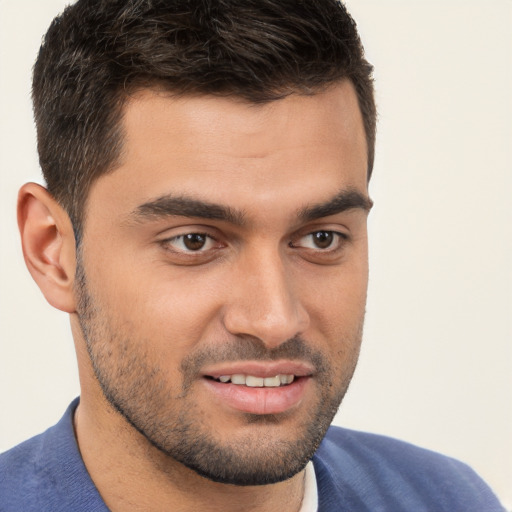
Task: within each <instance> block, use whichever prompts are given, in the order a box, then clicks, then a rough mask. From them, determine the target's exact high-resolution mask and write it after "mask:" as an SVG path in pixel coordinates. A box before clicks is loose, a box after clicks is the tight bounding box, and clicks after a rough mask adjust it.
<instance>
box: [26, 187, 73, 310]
mask: <svg viewBox="0 0 512 512" xmlns="http://www.w3.org/2000/svg"><path fill="white" fill-rule="evenodd" d="M18 226H19V229H20V234H21V244H22V248H23V256H24V258H25V263H26V265H27V268H28V270H29V272H30V274H31V275H32V278H33V279H34V281H35V282H36V283H37V285H38V286H39V288H40V289H41V291H42V292H43V295H44V296H45V297H46V300H47V301H48V302H49V303H50V304H51V305H52V306H53V307H55V308H57V309H60V310H62V311H65V312H67V313H73V312H74V311H75V297H74V289H73V285H74V278H75V268H76V254H75V235H74V232H73V226H72V224H71V220H70V219H69V216H68V215H67V213H66V212H65V211H64V209H63V208H62V207H61V206H60V205H59V204H58V203H57V201H55V199H54V198H53V197H52V196H51V194H50V193H49V192H48V191H47V190H46V189H45V188H44V187H41V186H40V185H37V184H36V183H27V184H25V185H23V187H21V189H20V192H19V194H18Z"/></svg>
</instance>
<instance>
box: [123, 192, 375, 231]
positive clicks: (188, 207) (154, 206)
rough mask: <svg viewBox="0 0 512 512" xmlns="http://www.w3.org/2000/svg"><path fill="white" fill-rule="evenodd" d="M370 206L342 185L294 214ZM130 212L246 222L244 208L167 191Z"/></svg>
mask: <svg viewBox="0 0 512 512" xmlns="http://www.w3.org/2000/svg"><path fill="white" fill-rule="evenodd" d="M372 206H373V202H372V200H371V199H370V198H369V197H367V196H366V195H364V194H362V193H361V192H358V191H357V190H354V189H346V190H342V191H341V192H339V193H338V194H337V195H336V196H334V197H333V198H332V199H330V200H328V201H327V202H324V203H318V204H314V205H312V206H306V207H304V208H302V209H299V211H298V218H299V219H300V220H301V221H303V222H309V221H312V220H316V219H321V218H323V217H328V216H330V215H336V214H338V213H342V212H344V211H346V210H351V209H362V210H365V211H370V209H371V208H372ZM131 216H132V217H134V218H135V220H144V219H158V218H163V217H169V216H180V217H197V218H201V219H209V220H220V221H225V222H228V223H230V224H234V225H237V226H243V225H245V224H246V219H245V217H246V216H245V212H244V211H242V210H237V209H235V208H231V207H230V206H223V205H220V204H216V203H210V202H208V201H202V200H198V199H194V198H191V197H186V196H173V195H171V194H168V195H165V196H161V197H159V198H157V199H155V200H152V201H148V202H147V203H144V204H141V205H140V206H138V207H137V208H136V209H135V210H134V211H133V212H132V214H131Z"/></svg>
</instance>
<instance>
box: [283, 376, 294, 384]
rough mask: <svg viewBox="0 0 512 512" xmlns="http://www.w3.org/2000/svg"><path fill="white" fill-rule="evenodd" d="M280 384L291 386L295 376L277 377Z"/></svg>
mask: <svg viewBox="0 0 512 512" xmlns="http://www.w3.org/2000/svg"><path fill="white" fill-rule="evenodd" d="M279 380H280V381H281V384H291V383H292V382H293V381H294V380H295V375H279Z"/></svg>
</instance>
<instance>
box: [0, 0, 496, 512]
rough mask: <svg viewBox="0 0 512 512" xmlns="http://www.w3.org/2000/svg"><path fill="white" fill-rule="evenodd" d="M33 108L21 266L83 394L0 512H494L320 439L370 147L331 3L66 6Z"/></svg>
mask: <svg viewBox="0 0 512 512" xmlns="http://www.w3.org/2000/svg"><path fill="white" fill-rule="evenodd" d="M33 96H34V106H35V115H36V123H37V127H38V138H39V152H40V160H41V165H42V168H43V172H44V174H45V179H46V182H47V184H48V190H46V189H44V188H42V187H40V186H38V185H35V184H27V185H25V186H24V187H23V188H22V190H21V191H20V196H19V224H20V231H21V236H22V242H23V250H24V255H25V260H26V263H27V266H28V268H29V270H30V272H31V274H32V276H33V277H34V279H35V280H36V282H37V284H38V285H39V287H40V288H41V290H42V292H43V294H44V295H45V297H46V299H47V300H48V301H49V302H50V304H52V305H53V306H55V307H56V308H58V309H60V310H63V311H65V312H67V313H69V314H70V316H71V325H72V331H73V337H74V340H75V345H76V351H77V358H78V365H79V373H80V382H81V389H82V391H81V397H80V401H79V402H78V401H76V402H74V403H73V404H72V405H71V406H70V408H69V410H68V411H67V413H66V415H65V416H64V418H63V419H62V420H61V422H60V423H59V424H58V425H56V426H55V427H53V428H52V429H50V430H48V431H47V432H46V433H44V434H43V435H42V436H38V437H36V438H34V439H32V440H29V441H28V442H26V443H24V444H22V445H20V446H18V447H16V448H14V449H13V450H11V451H10V452H7V453H6V454H4V455H3V456H2V458H1V459H0V468H1V473H0V474H1V477H0V478H1V480H0V495H1V496H2V505H1V507H2V508H1V509H0V510H52V511H54V510H73V511H75V510H76V511H79V510H107V509H110V510H113V511H116V510H182V511H189V510H221V509H222V510H228V511H229V510H254V511H257V510H265V511H271V510H283V511H288V510H289V511H298V510H302V511H309V510H316V509H317V508H318V510H321V511H327V510H333V511H334V510H336V511H338V510H447V511H448V510H450V511H454V510H464V511H468V510H475V511H476V510H501V508H500V505H499V504H498V502H497V500H496V499H495V498H494V497H493V495H492V493H491V492H490V490H489V489H488V488H487V486H486V485H485V484H484V483H483V482H482V481H481V480H480V479H479V478H478V477H476V476H475V475H474V473H472V472H471V470H469V469H468V468H467V467H466V466H464V465H462V464H460V463H458V462H455V461H453V460H451V459H447V458H444V457H442V456H440V455H436V454H432V453H430V452H426V451H423V450H420V449H418V448H414V447H411V446H408V445H405V444H403V443H400V442H397V441H393V440H389V439H385V438H381V437H378V436H370V435H365V434H360V433H355V432H349V431H345V430H341V429H331V430H329V432H327V429H328V427H329V424H330V422H331V420H332V418H333V416H334V414H335V412H336V410H337V408H338V405H339V403H340V401H341V400H342V398H343V396H344V394H345V392H346V390H347V387H348V384H349V382H350V379H351V376H352V374H353V371H354V368H355V365H356V361H357V356H358V351H359V346H360V342H361V335H362V326H363V317H364V308H365V299H366V285H367V272H368V269H367V237H366V219H367V215H368V212H369V210H370V208H371V204H372V203H371V200H370V198H369V195H368V187H367V184H368V180H369V178H370V176H371V170H372V166H373V155H374V140H375V105H374V99H373V86H372V79H371V67H370V66H369V64H368V63H367V62H366V61H365V59H364V56H363V52H362V47H361V44H360V42H359V38H358V35H357V32H356V29H355V25H354V23H353V21H352V20H351V18H350V17H349V15H348V14H347V13H346V11H345V9H344V8H343V7H342V5H340V4H338V3H336V2H334V1H330V0H324V1H321V2H309V3H307V2H297V1H291V0H289V1H280V2H270V1H254V2H239V1H232V2H231V1H224V2H204V1H198V2H191V1H182V2H178V1H174V2H170V1H163V0H153V1H150V0H133V1H129V2H126V1H117V0H116V1H109V2H105V1H99V0H97V1H93V0H89V1H83V0H80V1H79V2H78V3H76V4H75V5H73V6H71V7H69V8H68V9H67V10H66V11H65V12H64V14H63V15H62V16H61V17H59V18H57V19H56V20H55V21H54V23H53V24H52V26H51V27H50V29H49V31H48V33H47V35H46V38H45V41H44V43H43V46H42V48H41V51H40V55H39V58H38V61H37V63H36V66H35V70H34V86H33ZM326 432H327V433H326ZM320 443H321V445H320ZM319 445H320V447H319ZM311 460H312V463H311V462H310V461H311Z"/></svg>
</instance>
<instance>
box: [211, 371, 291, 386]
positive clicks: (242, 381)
mask: <svg viewBox="0 0 512 512" xmlns="http://www.w3.org/2000/svg"><path fill="white" fill-rule="evenodd" d="M218 380H219V381H220V382H222V383H224V384H226V383H227V382H229V381H231V383H232V384H237V385H239V386H248V387H250V388H263V387H266V388H277V387H279V386H286V385H287V384H291V383H292V382H293V381H294V380H295V375H293V374H291V375H284V374H280V375H276V376H275V377H265V378H263V377H255V376H254V375H244V374H242V373H235V374H234V375H221V376H220V377H218Z"/></svg>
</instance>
